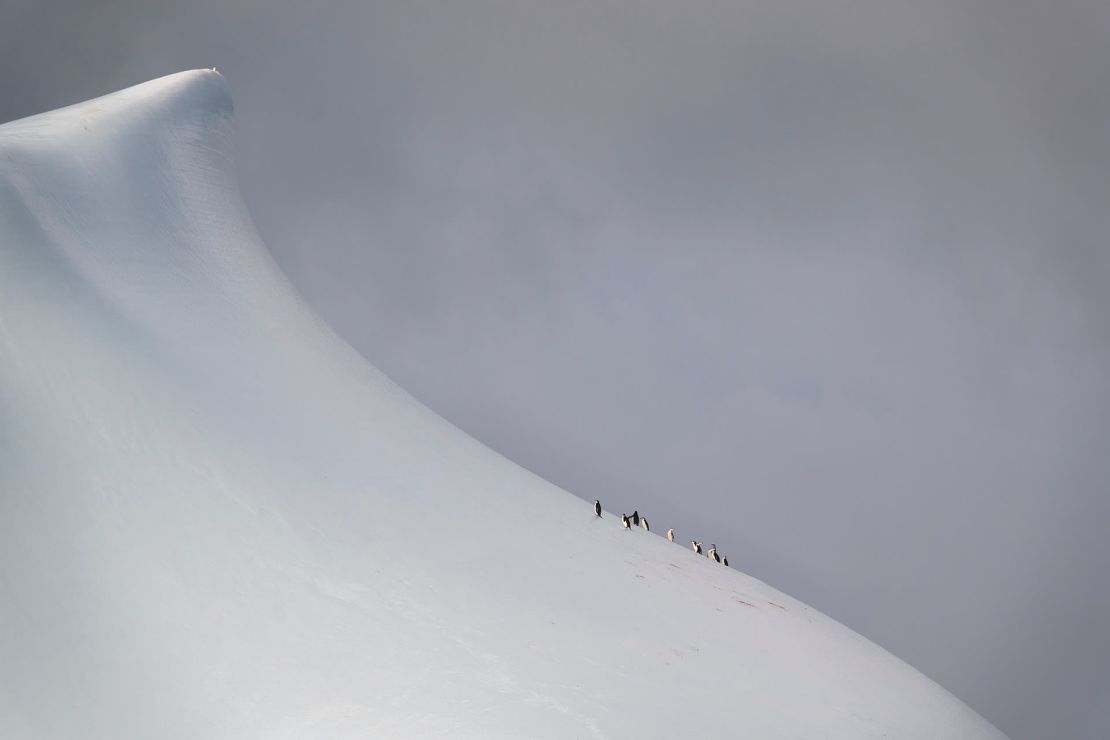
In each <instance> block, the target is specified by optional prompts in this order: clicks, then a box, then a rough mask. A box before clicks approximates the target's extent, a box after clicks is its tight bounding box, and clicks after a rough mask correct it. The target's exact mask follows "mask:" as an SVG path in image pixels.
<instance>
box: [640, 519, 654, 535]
mask: <svg viewBox="0 0 1110 740" xmlns="http://www.w3.org/2000/svg"><path fill="white" fill-rule="evenodd" d="M640 526H641V527H643V528H644V531H645V532H650V531H651V527H649V526H648V523H647V517H646V516H642V517H640Z"/></svg>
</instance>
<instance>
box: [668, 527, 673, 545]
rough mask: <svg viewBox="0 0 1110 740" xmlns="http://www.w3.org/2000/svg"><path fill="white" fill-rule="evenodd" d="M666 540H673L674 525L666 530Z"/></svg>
mask: <svg viewBox="0 0 1110 740" xmlns="http://www.w3.org/2000/svg"><path fill="white" fill-rule="evenodd" d="M667 540H668V541H670V542H674V527H671V528H670V529H668V530H667Z"/></svg>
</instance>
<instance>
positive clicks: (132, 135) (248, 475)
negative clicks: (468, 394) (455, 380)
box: [0, 71, 1002, 740]
mask: <svg viewBox="0 0 1110 740" xmlns="http://www.w3.org/2000/svg"><path fill="white" fill-rule="evenodd" d="M231 119H232V103H231V98H230V96H229V94H228V89H227V86H226V85H225V83H224V80H223V78H222V77H221V76H220V75H219V74H217V73H216V72H213V71H194V72H185V73H181V74H177V75H172V76H170V77H165V78H162V79H159V80H155V81H153V82H148V83H146V84H143V85H139V86H137V87H133V88H130V89H127V90H124V91H122V92H118V93H115V94H113V95H108V96H106V97H103V98H99V99H97V100H93V101H90V102H87V103H82V104H79V105H74V106H70V107H68V108H64V109H61V110H58V111H54V112H51V113H46V114H43V115H38V116H34V117H31V118H27V119H23V120H20V121H15V122H13V123H9V124H6V125H4V126H2V127H0V737H3V738H32V739H37V738H60V737H65V738H113V739H116V740H119V739H122V738H143V739H148V738H208V739H211V738H234V739H236V740H241V739H242V738H431V737H435V738H444V737H450V738H528V737H531V738H575V737H580V738H632V737H639V738H662V737H687V738H689V737H718V738H740V737H743V738H825V739H829V740H833V739H837V738H844V739H851V740H859V739H861V738H919V739H920V740H943V739H945V738H952V739H956V738H959V739H960V740H974V739H978V738H1000V737H1002V735H1001V734H1000V733H999V732H998V731H997V730H995V729H994V728H993V727H992V726H991V725H990V724H988V723H987V722H986V721H985V720H983V719H982V718H980V717H979V716H978V715H976V714H975V713H974V712H972V711H971V710H970V709H968V707H967V706H965V705H964V704H963V703H961V702H960V701H958V700H957V699H955V698H954V697H952V696H951V695H950V694H948V693H947V692H946V691H944V690H943V689H942V688H941V687H939V686H938V685H936V684H935V683H933V682H932V681H930V680H929V679H927V678H925V677H924V676H922V675H921V674H919V673H918V672H917V671H915V670H914V669H912V668H911V667H909V666H907V665H906V664H905V663H902V662H901V661H899V660H898V659H897V658H895V657H893V656H892V655H890V654H889V653H887V652H885V651H884V650H882V649H881V648H879V647H877V646H875V645H874V644H872V643H870V642H868V641H867V640H865V639H863V638H861V637H860V636H859V635H857V634H855V633H853V632H852V631H850V630H848V629H846V628H845V627H843V626H841V625H839V624H837V623H836V622H834V621H832V620H830V619H828V618H827V617H825V616H823V615H821V614H820V613H818V612H816V611H814V610H813V609H811V608H809V607H807V606H806V605H805V604H802V603H800V602H798V601H796V600H794V599H792V598H790V597H788V596H786V595H784V594H782V593H780V592H778V591H776V590H775V589H773V588H770V587H768V586H767V585H765V584H763V583H761V582H759V581H757V580H755V579H753V578H750V577H748V576H746V575H744V574H743V573H741V572H739V571H738V570H735V569H731V568H726V567H724V566H722V565H718V564H716V563H714V562H712V561H710V560H709V559H707V558H706V557H704V556H699V555H696V554H695V553H694V552H692V551H691V550H690V548H689V547H685V546H681V545H679V544H672V543H670V542H668V541H667V540H666V539H665V538H663V537H661V536H658V535H656V534H654V533H652V534H648V533H645V532H643V531H640V530H636V531H631V532H629V531H625V530H623V529H622V528H621V527H620V525H619V517H616V516H614V515H612V514H609V513H606V515H605V516H604V517H603V518H601V519H597V518H595V517H594V516H593V515H592V511H591V506H590V504H589V503H587V502H585V501H582V500H580V499H577V498H575V497H573V496H571V495H569V494H567V493H565V492H563V491H561V490H559V489H558V488H556V487H554V486H552V485H550V484H548V483H546V482H545V481H543V480H540V479H539V478H537V477H536V476H534V475H532V474H530V473H528V472H527V471H525V470H523V469H521V468H520V467H518V466H516V465H514V464H513V463H511V462H509V461H507V460H505V459H504V458H502V457H500V456H499V455H497V454H496V453H494V452H492V451H491V450H489V449H488V448H486V447H484V446H483V445H481V444H480V443H478V442H476V441H475V440H473V439H471V438H470V437H468V436H467V435H465V434H463V433H462V432H460V431H459V430H457V429H455V428H454V427H452V426H451V425H450V424H448V423H446V422H445V421H443V420H442V419H440V418H439V417H437V416H436V415H435V414H433V413H431V412H430V411H429V410H428V409H426V408H425V407H423V406H421V405H420V404H419V403H418V402H416V401H415V400H413V399H412V398H411V397H409V396H408V395H406V394H405V393H404V392H403V391H401V390H400V389H398V388H397V387H396V386H395V385H393V384H392V383H391V382H390V381H389V380H388V379H387V378H385V377H384V376H383V375H382V374H381V373H379V372H378V371H377V370H376V369H374V368H373V367H372V366H370V365H369V364H368V363H367V362H366V361H365V360H364V359H363V358H362V357H360V356H359V355H358V354H357V353H355V352H354V351H353V350H352V349H351V348H350V347H348V346H347V345H346V344H344V343H343V342H342V341H341V340H340V339H338V338H337V337H336V336H335V335H334V334H333V333H332V332H331V331H330V330H329V329H328V328H327V327H326V326H325V325H324V324H323V323H321V322H320V320H318V319H317V318H316V317H315V316H314V315H313V313H312V312H311V311H310V310H309V309H308V308H307V307H306V306H305V304H304V303H303V302H302V301H301V299H300V298H299V297H298V296H297V295H296V293H295V292H294V291H293V290H292V289H291V287H290V285H289V283H288V282H287V280H286V279H285V277H284V276H283V275H282V274H281V272H280V270H279V269H278V268H277V267H276V265H275V264H274V262H273V260H272V259H271V257H270V255H269V254H268V252H267V250H266V248H265V246H264V245H263V244H262V243H261V241H260V240H259V238H258V236H257V234H256V233H255V230H254V228H253V226H252V225H251V222H250V219H249V217H248V216H247V213H246V209H245V208H244V206H243V202H242V199H241V197H240V194H239V191H238V186H237V184H236V180H235V174H234V166H233V162H232V156H231V127H232V126H231ZM583 423H584V424H587V423H589V420H588V419H584V420H583ZM655 524H656V526H657V527H660V526H663V527H665V525H666V523H665V522H655ZM679 534H680V535H687V534H689V533H679ZM687 539H688V538H687ZM733 566H740V567H741V568H742V567H743V564H742V563H733Z"/></svg>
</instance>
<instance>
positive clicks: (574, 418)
mask: <svg viewBox="0 0 1110 740" xmlns="http://www.w3.org/2000/svg"><path fill="white" fill-rule="evenodd" d="M302 5H303V6H304V7H302ZM363 5H364V4H363V3H357V2H345V3H334V4H331V5H329V6H328V7H327V8H317V7H314V6H313V7H309V6H308V4H302V3H292V2H276V3H275V2H261V0H258V1H251V0H227V1H226V2H216V1H215V0H204V1H202V2H191V3H188V4H186V3H180V4H177V5H175V4H169V3H153V2H139V1H137V0H136V1H135V2H76V0H75V1H74V2H71V3H58V2H31V1H27V2H14V3H13V2H11V0H3V2H0V8H2V9H3V10H2V13H3V15H2V17H0V70H2V72H3V74H2V75H0V120H10V119H14V118H18V117H22V116H25V115H29V114H32V113H36V112H40V111H43V110H47V109H51V108H55V107H58V106H61V105H64V104H68V103H72V102H76V101H79V100H83V99H86V98H90V97H93V96H96V95H100V94H103V93H107V92H110V91H112V90H115V89H118V88H121V87H125V86H127V85H130V84H134V83H137V82H140V81H143V80H146V79H150V78H153V77H157V76H160V75H164V74H168V73H170V72H174V71H178V70H181V69H187V68H193V67H202V66H209V67H210V66H216V67H217V68H219V70H220V71H221V72H222V73H223V74H224V75H225V76H226V77H227V78H228V80H229V82H230V85H231V88H232V90H233V93H234V96H235V103H236V111H237V113H236V115H237V127H238V138H237V149H238V152H237V159H238V165H239V170H240V173H241V181H242V185H243V189H244V191H245V196H246V199H247V201H248V203H249V204H250V206H251V210H252V213H253V215H254V217H255V220H256V222H257V225H258V227H259V230H260V231H261V232H262V235H263V238H264V239H265V241H266V243H267V244H268V245H269V246H270V248H271V249H272V250H273V251H274V253H275V257H276V258H277V260H278V261H279V263H280V264H281V265H282V267H283V268H284V269H285V271H286V272H287V274H288V275H289V277H290V279H291V280H292V281H293V283H294V284H295V285H296V286H297V287H298V288H299V289H300V291H301V292H302V293H303V294H304V295H305V297H306V298H307V299H308V301H309V302H310V303H311V304H312V305H313V306H314V307H315V308H316V309H317V310H318V311H319V312H320V313H321V314H322V315H323V316H324V317H325V318H326V319H327V320H328V321H329V323H331V324H332V326H334V327H335V329H336V330H337V331H338V332H339V333H340V334H342V335H343V336H344V337H346V338H347V339H348V340H349V341H350V342H351V343H352V344H354V345H355V346H356V347H357V348H358V349H359V350H360V351H361V352H362V353H363V354H365V355H366V356H367V357H368V358H369V359H370V360H371V361H372V362H374V363H375V364H376V365H378V367H380V368H381V369H383V370H384V371H385V372H387V373H388V374H389V375H390V376H392V377H393V378H394V379H395V380H396V381H398V382H399V383H400V384H401V385H402V386H404V387H405V388H406V389H408V390H409V391H411V392H412V393H413V394H415V395H416V396H417V397H418V398H420V399H422V400H423V401H425V402H426V403H427V404H428V405H430V406H431V407H432V408H434V409H435V410H437V411H439V412H440V413H442V414H444V415H445V416H447V417H448V418H449V419H451V420H452V421H454V422H455V423H457V424H458V425H459V426H461V427H462V428H463V429H465V430H467V431H469V432H471V433H472V434H474V435H475V436H477V437H478V438H480V439H482V440H483V441H485V442H486V443H488V444H489V445H490V446H492V447H494V448H495V449H497V450H499V451H501V452H503V453H505V454H506V455H507V456H509V457H510V458H512V459H514V460H516V461H517V462H520V463H522V464H523V465H525V466H527V467H529V468H531V469H532V470H534V471H536V472H537V473H539V474H541V475H543V476H544V477H546V478H548V479H550V480H552V481H554V482H556V483H558V484H560V485H562V486H563V487H565V488H567V489H569V490H571V491H573V492H574V493H577V494H578V495H580V496H582V497H583V498H585V499H589V500H592V499H593V498H595V497H598V498H601V499H602V501H603V503H604V504H605V505H606V508H609V509H611V510H614V511H616V510H627V511H631V510H632V509H633V508H638V509H639V510H640V511H641V512H642V513H647V514H648V516H649V517H650V518H651V521H652V524H653V527H654V528H655V529H666V528H667V527H669V526H674V527H675V528H676V529H677V530H678V536H679V537H680V538H681V539H682V540H683V541H688V540H689V539H690V538H692V537H696V538H698V539H700V540H703V541H705V542H707V543H708V542H715V543H717V544H718V545H719V546H720V548H721V550H722V551H723V552H725V553H726V554H728V556H729V559H730V561H731V562H732V564H733V565H735V566H737V567H739V568H740V569H742V570H744V571H747V572H749V573H751V574H753V575H755V576H757V577H759V578H762V579H763V580H766V581H768V582H770V583H772V584H774V585H775V586H777V587H779V588H781V589H783V590H785V591H787V592H789V593H791V594H792V595H794V596H797V597H798V598H801V599H803V600H805V601H807V602H809V603H811V604H813V605H814V606H816V607H817V608H819V609H821V610H822V611H825V612H826V613H828V614H830V615H831V616H833V617H836V618H837V619H840V620H841V621H843V622H845V623H846V624H848V625H849V626H851V627H852V628H854V629H856V630H858V631H859V632H861V633H863V634H864V635H866V636H867V637H869V638H871V639H873V640H875V641H877V642H878V643H880V644H881V645H883V646H884V647H887V648H888V649H890V650H892V651H893V652H894V653H895V654H897V655H898V656H900V657H902V658H904V659H905V660H907V661H909V662H910V663H912V664H913V665H914V666H916V667H918V668H919V669H921V670H922V671H924V672H925V673H926V674H928V675H929V676H931V677H932V678H934V679H936V680H937V681H939V682H940V683H941V684H943V685H944V686H945V687H946V688H948V689H949V690H951V691H953V692H954V693H955V694H957V695H958V696H959V697H961V698H962V699H964V700H965V701H967V702H968V703H969V704H971V705H972V707H974V708H975V709H976V710H978V711H979V712H981V713H983V714H984V715H985V716H986V717H987V718H988V719H990V720H991V721H992V722H994V723H995V724H997V725H998V726H999V727H1000V728H1001V729H1002V730H1003V731H1005V732H1007V733H1008V734H1009V735H1010V736H1011V737H1012V738H1014V740H1039V739H1043V738H1050V737H1061V738H1063V737H1067V738H1090V739H1092V740H1094V739H1101V738H1105V737H1108V736H1110V702H1108V701H1107V700H1106V697H1107V696H1110V638H1108V636H1107V627H1108V625H1110V575H1108V574H1107V570H1108V567H1110V544H1108V543H1107V540H1108V539H1110V538H1107V536H1106V532H1107V527H1108V522H1110V492H1108V488H1110V461H1108V460H1107V451H1108V450H1110V434H1108V431H1110V421H1108V419H1110V381H1108V380H1107V377H1108V376H1110V248H1108V240H1107V234H1108V233H1110V208H1108V205H1110V174H1108V173H1110V143H1108V141H1107V131H1108V128H1107V122H1108V121H1110V86H1108V85H1107V80H1108V79H1110V6H1107V5H1105V4H1104V3H1102V2H1087V3H1081V2H1063V3H1040V4H1034V3H1021V2H1017V3H1015V2H915V3H905V2H893V3H892V2H879V1H877V0H876V2H846V3H840V4H837V6H836V7H835V8H833V7H832V6H830V5H829V4H828V3H823V2H818V1H817V0H803V1H801V2H799V1H797V0H787V1H786V2H777V3H773V4H772V3H767V4H759V5H757V4H740V3H726V2H720V3H708V2H706V3H682V4H681V7H679V5H680V4H678V3H655V2H652V3H647V2H620V3H602V2H593V3H577V2H560V3H557V4H556V3H534V4H532V3H508V2H504V3H498V2H482V3H470V2H453V3H443V4H431V3H417V2H411V3H400V2H398V3H372V4H366V6H365V7H364V6H363Z"/></svg>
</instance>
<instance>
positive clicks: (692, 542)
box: [690, 540, 701, 555]
mask: <svg viewBox="0 0 1110 740" xmlns="http://www.w3.org/2000/svg"><path fill="white" fill-rule="evenodd" d="M690 547H692V548H694V552H696V553H697V554H698V555H701V543H700V542H697V541H695V540H690Z"/></svg>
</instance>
